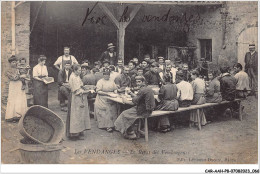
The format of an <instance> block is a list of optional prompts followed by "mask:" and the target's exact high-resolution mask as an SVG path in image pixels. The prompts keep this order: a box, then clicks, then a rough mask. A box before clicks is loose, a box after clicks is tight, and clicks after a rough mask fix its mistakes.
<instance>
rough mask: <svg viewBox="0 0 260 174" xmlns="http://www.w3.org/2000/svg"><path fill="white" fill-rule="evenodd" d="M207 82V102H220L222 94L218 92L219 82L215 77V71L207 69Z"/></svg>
mask: <svg viewBox="0 0 260 174" xmlns="http://www.w3.org/2000/svg"><path fill="white" fill-rule="evenodd" d="M208 79H209V83H208V85H207V88H206V102H207V103H220V102H221V101H222V96H221V92H220V82H219V80H218V78H217V71H214V72H213V71H209V73H208Z"/></svg>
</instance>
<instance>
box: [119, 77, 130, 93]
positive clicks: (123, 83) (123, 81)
mask: <svg viewBox="0 0 260 174" xmlns="http://www.w3.org/2000/svg"><path fill="white" fill-rule="evenodd" d="M115 84H117V85H118V86H119V89H118V92H124V91H125V88H126V87H130V86H131V77H129V76H126V75H125V74H119V75H118V76H117V77H116V78H115Z"/></svg>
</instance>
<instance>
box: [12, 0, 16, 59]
mask: <svg viewBox="0 0 260 174" xmlns="http://www.w3.org/2000/svg"><path fill="white" fill-rule="evenodd" d="M14 7H15V1H12V8H11V14H12V55H15V8H14Z"/></svg>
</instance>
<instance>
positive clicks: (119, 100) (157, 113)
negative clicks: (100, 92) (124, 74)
mask: <svg viewBox="0 0 260 174" xmlns="http://www.w3.org/2000/svg"><path fill="white" fill-rule="evenodd" d="M107 99H109V100H112V101H114V102H117V103H119V104H128V105H134V104H133V103H132V101H123V99H122V98H121V97H116V98H113V97H107ZM230 103H238V104H239V120H240V121H242V108H241V99H235V100H234V101H222V102H221V103H205V104H202V105H191V106H189V107H180V108H179V109H178V110H177V111H161V110H156V111H153V112H152V114H151V115H150V116H149V117H148V118H151V117H160V116H164V115H169V116H170V115H171V114H172V116H174V115H173V114H175V113H180V112H185V111H191V110H196V111H197V116H198V117H199V112H200V109H204V108H209V107H214V106H219V105H225V104H230ZM139 118H140V119H139V128H138V129H139V130H140V125H141V124H140V121H141V119H144V120H145V121H144V129H145V141H148V119H147V118H143V117H139ZM197 120H198V129H199V130H201V123H200V118H198V119H197Z"/></svg>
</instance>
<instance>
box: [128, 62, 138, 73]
mask: <svg viewBox="0 0 260 174" xmlns="http://www.w3.org/2000/svg"><path fill="white" fill-rule="evenodd" d="M128 67H129V76H130V77H132V76H133V75H134V74H136V73H137V70H136V67H135V63H134V62H133V61H132V60H131V61H130V62H129V63H128Z"/></svg>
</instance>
